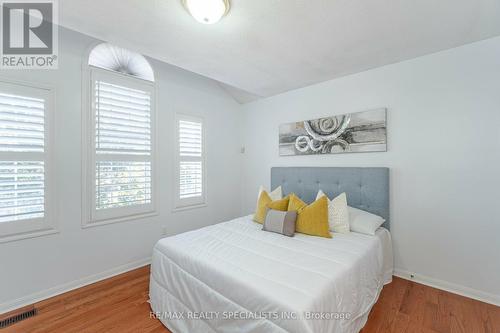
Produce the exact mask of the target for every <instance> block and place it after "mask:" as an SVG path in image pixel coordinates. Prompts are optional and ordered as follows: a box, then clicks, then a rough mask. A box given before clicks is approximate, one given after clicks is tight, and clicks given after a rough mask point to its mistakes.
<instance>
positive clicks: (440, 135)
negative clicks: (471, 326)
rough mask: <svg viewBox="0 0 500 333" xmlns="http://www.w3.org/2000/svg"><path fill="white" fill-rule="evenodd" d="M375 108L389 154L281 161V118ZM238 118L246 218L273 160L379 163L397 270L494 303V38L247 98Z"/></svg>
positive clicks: (497, 62)
mask: <svg viewBox="0 0 500 333" xmlns="http://www.w3.org/2000/svg"><path fill="white" fill-rule="evenodd" d="M379 107H387V108H388V152H387V153H363V154H341V155H328V156H325V155H323V156H310V157H304V156H297V157H279V154H278V126H279V124H280V123H286V122H293V121H300V120H306V119H314V118H317V117H320V116H327V115H335V114H342V113H348V112H356V111H364V110H369V109H374V108H379ZM244 113H245V118H244V124H245V137H244V145H245V146H246V154H245V157H244V163H243V165H244V173H243V191H242V193H243V196H244V197H243V212H244V213H249V212H251V211H252V210H253V209H254V206H255V196H256V193H257V189H258V186H259V185H261V184H265V185H269V183H270V179H269V178H270V168H271V167H273V166H387V167H389V168H390V169H391V216H392V218H391V227H392V230H391V231H392V235H393V242H394V251H395V266H396V268H397V269H398V271H399V272H400V273H401V274H408V273H409V272H415V273H417V275H416V276H417V278H418V279H420V280H422V281H425V282H427V283H431V284H435V285H439V286H440V287H448V288H450V289H452V290H455V291H461V292H463V293H465V294H469V295H471V296H476V297H479V298H484V299H487V300H489V301H496V302H499V303H500V283H499V281H500V261H499V258H498V256H499V254H500V241H499V239H500V204H499V203H498V201H499V195H498V193H499V188H500V171H499V170H500V38H495V39H490V40H486V41H482V42H479V43H475V44H470V45H467V46H464V47H460V48H456V49H452V50H448V51H445V52H441V53H437V54H433V55H429V56H425V57H421V58H418V59H414V60H410V61H405V62H402V63H398V64H394V65H390V66H385V67H382V68H378V69H374V70H370V71H367V72H363V73H360V74H356V75H351V76H348V77H344V78H340V79H337V80H332V81H329V82H325V83H321V84H318V85H314V86H310V87H306V88H303V89H299V90H295V91H291V92H288V93H285V94H281V95H278V96H274V97H271V98H267V99H264V100H261V101H257V102H253V103H251V104H247V105H246V106H244ZM469 288H471V289H469Z"/></svg>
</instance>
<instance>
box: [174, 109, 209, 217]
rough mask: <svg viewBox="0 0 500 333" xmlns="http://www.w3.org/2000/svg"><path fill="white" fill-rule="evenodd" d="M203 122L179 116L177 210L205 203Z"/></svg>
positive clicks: (194, 118)
mask: <svg viewBox="0 0 500 333" xmlns="http://www.w3.org/2000/svg"><path fill="white" fill-rule="evenodd" d="M203 131H204V129H203V121H202V120H201V119H200V118H196V117H189V116H184V115H178V116H177V142H176V145H177V149H176V151H177V172H176V174H177V175H176V176H177V177H176V179H177V193H176V208H183V207H189V206H196V205H201V204H204V203H205V192H206V189H205V165H204V164H205V163H204V161H205V151H204V142H203V138H204V135H203Z"/></svg>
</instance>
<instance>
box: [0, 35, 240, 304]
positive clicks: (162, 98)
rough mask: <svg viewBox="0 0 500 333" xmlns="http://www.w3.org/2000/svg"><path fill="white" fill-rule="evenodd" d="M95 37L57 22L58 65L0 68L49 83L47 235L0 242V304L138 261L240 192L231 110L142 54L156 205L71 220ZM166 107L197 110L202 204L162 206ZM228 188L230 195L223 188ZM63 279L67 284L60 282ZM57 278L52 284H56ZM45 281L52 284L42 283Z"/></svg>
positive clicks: (231, 104) (227, 213) (228, 103)
mask: <svg viewBox="0 0 500 333" xmlns="http://www.w3.org/2000/svg"><path fill="white" fill-rule="evenodd" d="M95 42H96V41H95V40H93V39H91V38H89V37H86V36H84V35H81V34H78V33H75V32H71V31H68V30H65V29H61V30H60V44H59V47H60V52H59V53H60V54H59V70H48V71H47V70H30V71H24V70H1V71H0V79H15V80H23V81H27V82H30V83H37V82H39V83H44V84H50V85H52V86H54V87H55V90H56V95H57V96H56V110H55V122H56V123H55V128H56V133H55V147H54V153H55V161H54V162H55V165H54V166H55V172H56V177H55V178H56V179H55V183H54V186H55V189H56V191H57V196H56V198H55V199H56V212H55V213H56V216H57V217H56V218H57V223H58V224H59V230H60V232H59V233H58V234H55V235H50V236H45V237H39V238H33V239H26V240H20V241H14V242H10V243H2V244H0V263H1V264H0V267H1V268H0V313H1V312H2V310H6V309H7V308H8V307H12V306H18V305H22V304H21V303H23V302H28V303H29V302H30V301H32V300H33V296H37V297H44V296H46V295H47V294H48V293H50V292H53V291H58V290H60V288H62V287H64V286H71V285H72V281H76V280H80V279H84V280H83V282H85V281H88V279H87V280H86V278H88V277H94V278H95V277H97V276H95V275H96V274H97V275H98V276H99V274H102V273H103V272H107V271H109V270H113V269H115V268H117V267H120V266H123V265H126V267H130V265H134V264H139V263H143V262H144V260H147V259H148V258H149V257H150V255H151V252H152V247H153V245H154V244H155V242H156V241H157V240H158V239H159V238H161V237H162V232H163V227H165V228H166V230H167V234H169V235H171V234H176V233H179V232H183V231H186V230H190V229H195V228H199V227H202V226H205V225H208V224H213V223H216V222H221V221H224V220H228V219H230V218H233V217H236V216H237V215H238V214H239V213H240V210H241V208H240V203H241V198H240V196H239V193H240V185H241V175H240V170H241V154H240V147H241V139H240V132H241V131H240V126H241V121H240V120H241V113H239V112H238V111H239V107H240V106H239V105H238V104H237V103H236V102H235V101H234V100H233V99H232V98H231V97H230V96H228V95H227V93H225V92H224V91H223V90H222V89H221V88H220V87H219V86H218V85H217V83H215V82H214V81H211V80H208V79H206V78H203V77H201V76H198V75H195V74H193V73H190V72H187V71H184V70H181V69H179V68H176V67H173V66H170V65H167V64H165V63H161V62H158V61H152V65H153V67H154V70H155V74H156V78H157V82H158V95H159V96H158V110H157V111H158V112H157V113H158V122H159V123H158V132H159V138H158V139H159V142H158V145H159V149H158V151H159V159H158V170H159V172H158V174H159V175H158V188H159V198H158V199H159V200H158V209H159V215H158V216H155V217H153V218H148V219H142V220H136V221H130V222H124V223H117V224H112V225H106V226H101V227H95V228H89V229H82V228H81V224H80V223H81V197H82V194H81V191H82V187H81V171H82V160H81V159H82V158H81V117H82V112H88V110H82V61H85V60H84V59H83V57H84V56H85V54H86V52H87V51H88V48H89V47H90V46H91V45H92V44H93V43H95ZM174 112H183V113H186V114H194V115H200V116H202V117H204V119H205V128H206V134H207V137H206V138H207V144H206V146H207V151H208V154H207V170H208V206H207V207H206V208H202V209H196V210H190V211H184V212H179V213H175V214H174V213H172V212H171V208H172V194H173V186H174V184H173V157H174V155H173V154H174V152H173V139H174V136H173V130H174V121H173V119H174ZM227 193H230V195H227ZM68 283H69V285H68ZM61 286H62V287H61ZM50 288H55V289H52V290H48V289H50Z"/></svg>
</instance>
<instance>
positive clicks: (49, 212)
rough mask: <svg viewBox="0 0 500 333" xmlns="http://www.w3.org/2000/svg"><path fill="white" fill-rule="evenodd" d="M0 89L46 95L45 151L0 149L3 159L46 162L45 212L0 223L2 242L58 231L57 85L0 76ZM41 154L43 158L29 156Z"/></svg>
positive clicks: (35, 95) (27, 95) (42, 96)
mask: <svg viewBox="0 0 500 333" xmlns="http://www.w3.org/2000/svg"><path fill="white" fill-rule="evenodd" d="M0 91H2V92H7V93H12V94H14V95H21V96H26V97H35V98H43V99H44V100H45V109H44V152H43V153H29V152H0V157H1V160H2V161H8V160H11V161H22V160H36V161H41V160H43V162H44V216H43V217H41V218H31V219H24V220H13V221H8V222H2V223H0V243H6V242H11V241H15V240H21V239H26V238H33V237H39V236H44V235H50V234H54V233H58V232H59V230H58V226H57V222H56V218H55V215H54V209H53V198H54V192H55V188H54V183H53V162H54V159H53V155H52V151H53V145H54V141H53V138H54V133H53V124H54V107H55V89H54V88H53V87H52V86H50V85H46V84H38V83H37V84H33V83H28V82H23V81H17V80H10V79H5V78H1V77H0ZM30 154H31V155H32V156H36V155H37V154H39V156H40V157H41V158H40V159H33V158H30V157H26V156H29V155H30Z"/></svg>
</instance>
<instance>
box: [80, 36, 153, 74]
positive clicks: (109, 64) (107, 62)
mask: <svg viewBox="0 0 500 333" xmlns="http://www.w3.org/2000/svg"><path fill="white" fill-rule="evenodd" d="M89 65H91V66H95V67H99V68H103V69H107V70H110V71H114V72H118V73H122V74H127V75H131V76H135V77H137V78H140V79H143V80H148V81H153V82H154V80H155V77H154V73H153V69H152V68H151V65H150V64H149V62H148V61H147V60H146V58H144V56H143V55H141V54H139V53H136V52H132V51H130V50H127V49H124V48H122V47H119V46H115V45H112V44H109V43H102V44H99V45H97V46H96V47H94V48H93V49H92V51H91V52H90V55H89Z"/></svg>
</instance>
